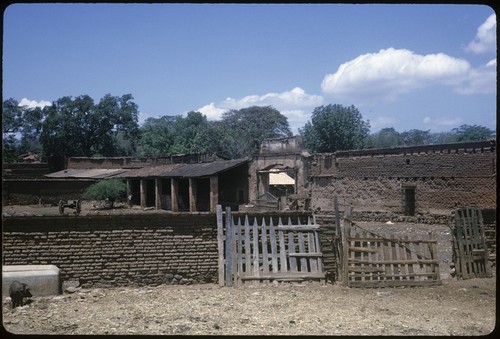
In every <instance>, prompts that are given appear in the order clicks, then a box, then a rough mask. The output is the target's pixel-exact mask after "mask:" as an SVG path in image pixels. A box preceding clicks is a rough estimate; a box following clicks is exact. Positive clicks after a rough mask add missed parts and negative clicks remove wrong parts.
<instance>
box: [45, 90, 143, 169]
mask: <svg viewBox="0 0 500 339" xmlns="http://www.w3.org/2000/svg"><path fill="white" fill-rule="evenodd" d="M43 111H44V116H45V120H44V121H43V123H42V130H41V135H40V141H41V143H42V146H43V154H44V156H45V157H46V158H47V160H48V162H49V166H50V167H51V168H52V170H60V169H62V168H64V161H65V157H70V156H87V157H90V156H118V155H122V154H120V146H119V139H120V138H122V139H126V140H129V142H130V145H131V148H132V149H134V148H135V147H136V146H135V142H136V140H137V138H138V134H139V127H138V124H137V121H138V107H137V105H136V104H135V103H133V102H132V96H131V95H130V94H127V95H123V96H122V97H113V96H111V95H109V94H108V95H106V96H105V97H104V98H102V99H101V101H100V102H99V103H98V104H97V105H96V104H94V101H93V100H92V98H91V97H89V96H88V95H83V96H79V97H77V98H75V99H73V98H71V97H63V98H61V99H59V100H57V101H56V102H54V103H53V104H52V106H48V107H45V108H44V110H43ZM122 142H123V140H122ZM122 150H123V146H122Z"/></svg>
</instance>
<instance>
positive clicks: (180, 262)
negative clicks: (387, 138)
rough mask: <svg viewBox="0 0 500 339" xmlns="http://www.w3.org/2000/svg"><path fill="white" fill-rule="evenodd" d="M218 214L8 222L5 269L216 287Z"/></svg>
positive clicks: (100, 281) (99, 282)
mask: <svg viewBox="0 0 500 339" xmlns="http://www.w3.org/2000/svg"><path fill="white" fill-rule="evenodd" d="M217 257H218V252H217V227H216V217H215V214H207V213H204V214H201V213H200V214H161V215H148V216H145V215H120V216H92V217H85V216H80V217H75V216H59V217H4V220H3V263H2V264H3V265H46V264H51V265H56V266H57V267H59V269H60V270H61V271H60V274H61V279H62V280H63V281H67V280H69V281H74V280H78V281H80V284H82V285H83V286H131V285H156V284H163V283H180V284H188V283H206V282H216V281H217V272H218V265H217Z"/></svg>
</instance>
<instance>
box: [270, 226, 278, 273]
mask: <svg viewBox="0 0 500 339" xmlns="http://www.w3.org/2000/svg"><path fill="white" fill-rule="evenodd" d="M269 240H270V242H271V265H272V270H273V273H276V272H278V251H277V247H276V233H275V230H274V225H273V218H271V220H270V221H269Z"/></svg>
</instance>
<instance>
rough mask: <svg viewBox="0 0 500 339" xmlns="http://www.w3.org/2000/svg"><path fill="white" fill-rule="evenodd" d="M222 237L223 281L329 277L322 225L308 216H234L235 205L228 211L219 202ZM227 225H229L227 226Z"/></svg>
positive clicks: (219, 237)
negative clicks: (302, 219) (302, 218)
mask: <svg viewBox="0 0 500 339" xmlns="http://www.w3.org/2000/svg"><path fill="white" fill-rule="evenodd" d="M217 226H218V227H217V229H218V241H219V285H221V286H223V285H226V286H232V285H233V283H235V284H241V283H244V282H246V281H304V280H321V281H323V280H324V278H325V273H324V270H323V261H322V253H321V248H320V241H319V232H318V229H319V225H317V224H315V223H314V222H312V221H311V218H308V222H307V224H306V225H302V224H301V223H300V220H298V222H297V224H292V221H291V219H290V218H288V222H287V224H283V222H282V220H281V218H279V221H278V224H277V225H274V224H273V220H272V218H269V220H268V221H266V220H265V218H262V223H260V224H258V221H257V218H254V221H253V223H252V224H250V222H249V217H248V215H246V216H245V217H244V218H241V217H238V219H237V221H236V222H235V221H234V220H233V217H232V215H231V209H230V208H226V213H225V215H224V214H223V213H222V208H221V206H220V205H219V206H217ZM224 226H225V227H224Z"/></svg>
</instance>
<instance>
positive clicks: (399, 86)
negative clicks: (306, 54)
mask: <svg viewBox="0 0 500 339" xmlns="http://www.w3.org/2000/svg"><path fill="white" fill-rule="evenodd" d="M469 70H470V65H469V63H468V62H467V61H465V60H463V59H457V58H453V57H450V56H448V55H445V54H442V53H438V54H428V55H418V54H415V53H413V52H412V51H409V50H406V49H394V48H388V49H382V50H380V51H379V52H378V53H368V54H363V55H360V56H359V57H357V58H355V59H353V60H351V61H348V62H346V63H344V64H342V65H340V67H339V68H338V70H337V72H335V73H333V74H327V75H326V76H325V78H324V79H323V82H322V84H321V89H322V90H323V92H324V93H327V94H332V95H335V96H337V97H346V98H349V97H357V98H363V99H366V98H367V97H375V98H377V99H380V98H384V99H395V97H396V96H397V95H398V94H401V93H405V92H409V91H411V90H414V89H417V88H421V87H424V86H427V85H430V84H445V85H456V84H459V83H461V82H463V81H464V79H465V78H466V77H467V75H468V72H469Z"/></svg>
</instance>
